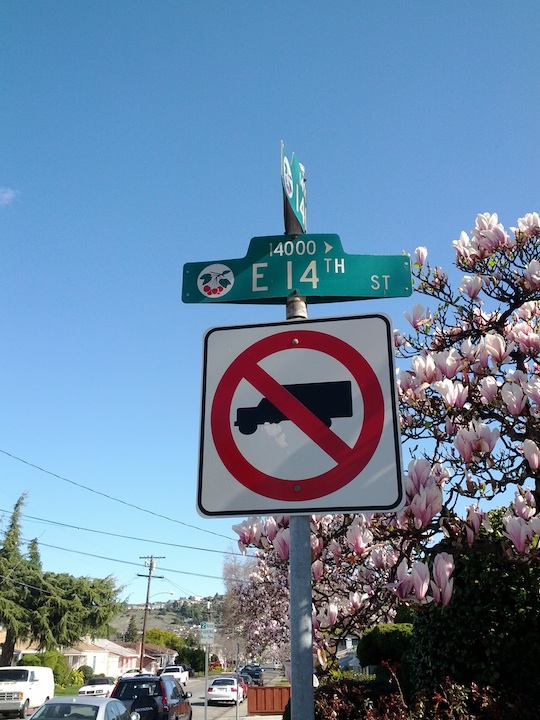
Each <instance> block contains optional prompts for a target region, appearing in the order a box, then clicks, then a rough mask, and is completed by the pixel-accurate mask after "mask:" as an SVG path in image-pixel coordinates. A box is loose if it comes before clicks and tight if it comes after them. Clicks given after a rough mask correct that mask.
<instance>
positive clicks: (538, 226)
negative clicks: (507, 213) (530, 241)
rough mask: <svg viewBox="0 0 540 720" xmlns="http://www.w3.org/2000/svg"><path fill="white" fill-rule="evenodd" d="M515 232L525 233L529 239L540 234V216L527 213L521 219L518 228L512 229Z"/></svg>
mask: <svg viewBox="0 0 540 720" xmlns="http://www.w3.org/2000/svg"><path fill="white" fill-rule="evenodd" d="M511 230H512V231H513V232H516V230H517V231H518V232H521V233H524V234H525V235H528V236H529V237H531V236H533V235H537V234H538V233H539V232H540V216H539V215H538V213H527V214H526V215H525V216H524V217H522V218H519V220H518V226H517V228H511Z"/></svg>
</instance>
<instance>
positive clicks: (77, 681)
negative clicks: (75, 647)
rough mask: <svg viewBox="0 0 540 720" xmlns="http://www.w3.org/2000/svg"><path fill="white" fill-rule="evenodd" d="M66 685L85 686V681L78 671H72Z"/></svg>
mask: <svg viewBox="0 0 540 720" xmlns="http://www.w3.org/2000/svg"><path fill="white" fill-rule="evenodd" d="M67 684H68V685H85V684H86V680H85V679H84V675H83V673H82V672H81V671H80V669H79V670H72V671H71V672H70V673H69V675H68V679H67Z"/></svg>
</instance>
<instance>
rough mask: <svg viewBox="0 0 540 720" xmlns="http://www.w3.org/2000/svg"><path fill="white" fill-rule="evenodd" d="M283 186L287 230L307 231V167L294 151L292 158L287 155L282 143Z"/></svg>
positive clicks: (287, 231) (292, 231)
mask: <svg viewBox="0 0 540 720" xmlns="http://www.w3.org/2000/svg"><path fill="white" fill-rule="evenodd" d="M281 186H282V188H283V213H284V220H285V232H286V233H287V234H292V233H297V234H301V233H305V232H306V231H307V193H306V178H305V168H304V166H303V165H302V164H301V163H299V162H298V158H297V157H296V156H295V154H294V153H293V154H292V156H291V159H290V161H289V159H288V158H287V156H286V155H285V147H284V145H283V143H281Z"/></svg>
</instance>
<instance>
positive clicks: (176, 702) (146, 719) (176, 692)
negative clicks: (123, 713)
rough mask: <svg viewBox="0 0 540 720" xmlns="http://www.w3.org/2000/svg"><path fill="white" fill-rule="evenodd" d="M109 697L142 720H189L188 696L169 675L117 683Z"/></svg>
mask: <svg viewBox="0 0 540 720" xmlns="http://www.w3.org/2000/svg"><path fill="white" fill-rule="evenodd" d="M111 697H113V698H116V699H117V700H120V702H122V703H123V704H124V706H125V707H126V709H127V711H128V712H130V713H131V712H138V713H139V715H140V717H141V720H191V715H192V709H191V703H190V702H189V698H190V697H191V693H190V692H184V690H183V689H182V686H181V685H180V683H178V682H177V681H176V680H175V679H174V678H173V677H172V676H170V675H161V676H159V677H158V676H156V675H137V676H135V677H123V678H120V679H119V680H118V682H117V683H116V686H115V688H114V690H113V691H112V693H111Z"/></svg>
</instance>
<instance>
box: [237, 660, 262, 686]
mask: <svg viewBox="0 0 540 720" xmlns="http://www.w3.org/2000/svg"><path fill="white" fill-rule="evenodd" d="M263 672H264V671H263V669H262V667H261V666H260V665H245V666H244V667H243V668H242V669H241V670H240V674H241V675H251V677H252V678H253V682H254V683H255V685H261V686H262V685H264V679H263Z"/></svg>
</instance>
